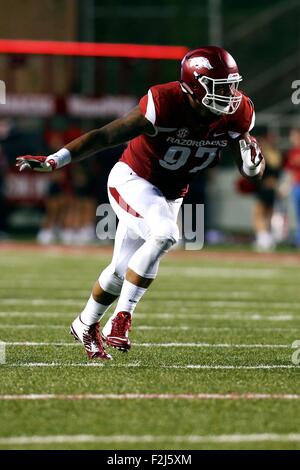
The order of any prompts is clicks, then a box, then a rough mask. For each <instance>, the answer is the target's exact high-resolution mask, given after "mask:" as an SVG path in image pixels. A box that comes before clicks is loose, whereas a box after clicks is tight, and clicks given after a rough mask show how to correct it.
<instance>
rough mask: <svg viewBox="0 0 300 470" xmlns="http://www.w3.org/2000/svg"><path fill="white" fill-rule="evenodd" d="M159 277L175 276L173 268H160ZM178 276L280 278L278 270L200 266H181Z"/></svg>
mask: <svg viewBox="0 0 300 470" xmlns="http://www.w3.org/2000/svg"><path fill="white" fill-rule="evenodd" d="M159 275H161V276H170V275H171V276H175V275H176V272H175V271H174V268H171V267H168V266H160V269H159ZM180 275H181V276H183V277H185V276H186V277H204V278H211V277H213V278H216V279H218V278H226V279H232V278H239V279H240V278H246V279H248V278H250V279H252V278H254V279H270V278H276V277H280V276H282V271H281V270H280V269H265V268H258V269H256V268H249V267H247V268H244V269H241V268H235V267H220V268H219V267H200V266H185V267H183V266H181V267H180Z"/></svg>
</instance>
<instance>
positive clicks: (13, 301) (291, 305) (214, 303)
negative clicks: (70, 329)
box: [0, 293, 299, 310]
mask: <svg viewBox="0 0 300 470" xmlns="http://www.w3.org/2000/svg"><path fill="white" fill-rule="evenodd" d="M170 296H171V293H170ZM84 302H85V299H82V300H79V299H78V300H72V299H54V298H51V299H44V298H40V299H31V298H14V297H8V298H5V299H2V300H1V302H0V305H32V306H42V305H66V306H71V307H73V306H77V307H78V306H82V303H84ZM153 302H154V303H156V302H157V299H156V298H155V297H154V298H153V299H151V297H150V296H149V297H147V298H146V299H145V300H144V301H143V303H142V304H141V305H142V306H143V307H147V308H149V304H150V303H153ZM183 302H184V304H185V308H187V307H188V306H189V305H191V306H196V307H197V308H201V306H202V305H205V306H208V307H217V308H219V307H238V308H240V307H244V308H250V307H252V308H263V307H264V308H268V309H269V310H270V309H272V308H277V307H278V308H287V309H296V310H298V309H299V302H296V301H291V302H271V301H264V302H257V301H252V300H238V301H232V300H228V301H227V300H205V299H202V298H199V299H196V300H195V299H194V300H184V301H183V300H182V298H179V299H174V300H164V301H163V304H164V305H165V306H173V305H174V306H176V305H178V304H180V305H182V303H183Z"/></svg>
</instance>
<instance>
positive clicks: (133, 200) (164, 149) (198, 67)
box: [17, 46, 264, 359]
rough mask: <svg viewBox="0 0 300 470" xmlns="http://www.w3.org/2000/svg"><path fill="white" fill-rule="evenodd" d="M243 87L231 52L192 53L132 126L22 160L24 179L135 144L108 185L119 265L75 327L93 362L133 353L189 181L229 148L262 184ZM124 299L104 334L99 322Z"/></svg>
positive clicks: (121, 122) (145, 101)
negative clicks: (139, 316)
mask: <svg viewBox="0 0 300 470" xmlns="http://www.w3.org/2000/svg"><path fill="white" fill-rule="evenodd" d="M241 80H242V77H241V75H240V74H239V70H238V67H237V64H236V62H235V60H234V59H233V57H232V56H231V55H230V54H229V53H228V52H227V51H225V50H224V49H222V48H220V47H214V46H208V47H201V48H199V49H195V50H192V51H190V52H188V53H187V54H186V56H185V57H184V58H183V60H182V63H181V79H180V81H174V82H170V83H165V84H162V85H155V86H153V87H151V88H150V89H149V91H148V93H147V95H145V96H143V97H142V99H141V100H140V102H139V105H138V106H137V107H136V108H134V109H133V110H132V111H131V112H129V113H128V114H127V115H126V116H125V117H122V118H119V119H116V120H114V121H113V122H111V123H109V124H107V125H105V126H104V127H102V128H100V129H95V130H92V131H90V132H88V133H87V134H85V135H83V136H82V137H79V138H77V139H76V140H74V141H72V142H70V143H69V144H68V145H66V146H65V148H63V149H61V150H59V151H58V152H56V153H55V154H53V155H49V156H39V157H34V156H29V155H27V156H23V157H18V158H17V165H18V166H19V168H20V171H22V170H24V169H26V168H29V169H32V170H35V171H54V170H57V169H59V168H61V167H63V166H64V165H67V164H69V163H71V162H73V161H78V160H82V159H84V158H87V157H90V156H91V155H93V154H95V153H96V152H98V151H99V150H102V149H105V148H108V147H111V146H114V145H117V144H121V143H124V142H127V141H129V143H128V146H127V148H126V149H125V151H124V153H123V155H122V157H121V159H120V161H119V162H118V163H117V164H116V165H115V166H114V167H113V169H112V170H111V173H110V175H109V178H108V195H109V200H110V203H111V206H112V208H113V210H114V211H115V213H116V215H117V217H118V218H119V225H118V229H117V233H116V237H115V245H114V253H113V258H112V261H111V263H110V264H109V266H107V268H106V269H104V271H103V272H102V273H101V274H100V277H99V279H98V280H97V281H96V283H95V285H94V287H93V290H92V293H91V296H90V298H89V300H88V302H87V304H86V306H85V308H84V309H83V311H82V312H81V313H80V315H79V316H78V317H77V318H76V319H75V320H74V321H73V323H72V325H71V333H72V334H73V336H74V337H75V338H76V339H77V340H79V341H81V342H82V343H83V345H84V347H85V349H86V352H87V354H88V356H89V357H90V358H92V359H94V358H97V359H111V356H110V354H108V353H107V351H106V350H105V348H104V346H105V344H106V345H108V346H113V347H115V348H118V349H120V350H123V351H126V350H129V349H130V346H131V345H130V340H129V337H128V331H129V330H130V327H131V319H132V315H133V312H134V310H135V308H136V306H137V303H138V302H139V301H140V299H141V298H142V297H143V295H144V294H145V292H146V290H147V288H148V287H149V285H150V284H151V282H152V281H153V280H154V279H155V277H156V274H157V270H158V266H159V262H160V259H161V257H162V256H163V255H164V254H165V253H167V252H168V250H170V248H171V247H172V246H173V245H174V244H175V243H176V242H177V241H178V238H179V231H178V227H177V223H176V219H177V215H178V211H179V209H180V206H181V204H182V201H183V197H184V196H185V194H186V193H187V191H188V184H189V182H190V180H191V179H192V178H193V177H194V176H195V175H196V174H197V173H198V172H199V171H203V170H205V169H206V168H209V167H211V166H214V165H215V164H216V163H217V162H218V160H219V158H220V151H221V150H222V149H223V148H224V147H226V146H227V145H229V146H230V149H231V152H232V155H233V157H234V158H235V161H236V164H237V167H238V169H239V171H240V173H241V174H242V175H243V176H244V177H246V178H248V179H250V180H253V179H259V178H261V176H262V174H263V171H264V159H263V156H262V154H261V150H260V148H259V146H258V144H257V142H256V140H255V138H254V137H251V136H250V134H249V133H250V131H251V130H252V128H253V126H254V116H255V115H254V107H253V104H252V102H251V100H250V99H249V98H248V97H247V96H246V95H245V94H244V93H243V92H241V91H238V85H239V83H240V82H241ZM117 298H118V299H119V300H118V303H117V306H116V309H115V312H114V314H113V315H112V316H111V317H110V318H109V319H108V321H107V323H106V324H105V326H104V328H103V330H102V332H101V333H100V330H99V325H100V323H99V322H100V319H101V318H102V316H103V315H104V313H105V311H106V310H107V309H108V307H109V306H110V305H111V304H112V302H113V301H114V300H115V299H117Z"/></svg>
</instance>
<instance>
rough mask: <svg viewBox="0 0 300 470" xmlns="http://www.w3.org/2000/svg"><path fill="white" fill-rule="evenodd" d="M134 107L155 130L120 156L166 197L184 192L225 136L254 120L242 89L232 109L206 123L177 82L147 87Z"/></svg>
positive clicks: (244, 129) (213, 160)
mask: <svg viewBox="0 0 300 470" xmlns="http://www.w3.org/2000/svg"><path fill="white" fill-rule="evenodd" d="M139 106H140V109H141V111H142V113H143V114H144V115H145V117H146V118H147V119H148V120H149V121H150V122H151V123H152V124H153V126H154V128H155V134H154V135H146V134H143V135H140V136H138V137H136V138H135V139H133V140H131V141H130V142H129V144H128V146H127V148H126V149H125V151H124V153H123V155H122V157H121V161H122V162H124V163H127V165H129V166H130V167H131V168H132V169H133V171H134V172H135V173H137V174H138V175H139V176H141V177H142V178H144V179H146V180H147V181H149V182H150V183H152V184H154V185H155V186H157V187H158V188H159V189H160V190H161V191H162V193H163V194H164V196H165V197H166V198H167V199H176V198H178V197H182V196H184V195H185V194H186V193H187V191H188V183H189V182H190V181H191V179H192V178H193V177H194V176H195V175H196V174H197V173H198V172H199V171H202V170H204V169H205V168H209V167H211V166H214V165H216V163H217V162H218V161H219V158H220V151H221V150H222V149H223V148H224V147H226V146H227V145H228V142H229V140H230V139H233V138H237V137H238V136H239V135H240V134H242V133H244V132H248V131H250V130H251V129H252V127H253V125H254V108H253V104H252V102H251V100H250V99H249V98H248V97H247V96H246V95H244V94H243V97H242V101H241V104H240V106H239V108H238V109H237V111H236V112H235V113H234V114H229V115H225V114H224V115H221V116H220V117H219V118H217V119H216V120H215V121H214V122H212V123H211V124H206V123H204V122H201V121H199V118H198V117H197V116H195V112H194V110H193V109H192V107H191V105H190V103H189V101H188V98H187V96H186V94H185V93H184V92H183V91H182V89H181V86H180V83H179V82H178V81H177V82H170V83H165V84H163V85H156V86H153V87H151V88H150V89H149V91H148V94H147V95H145V96H143V97H142V98H141V100H140V102H139Z"/></svg>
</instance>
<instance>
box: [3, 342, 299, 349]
mask: <svg viewBox="0 0 300 470" xmlns="http://www.w3.org/2000/svg"><path fill="white" fill-rule="evenodd" d="M5 345H6V346H64V347H65V346H81V343H78V342H68V343H66V342H33V341H7V342H5ZM133 346H138V347H145V348H153V347H154V348H242V349H259V348H261V349H291V344H263V343H258V344H243V343H242V344H235V343H179V342H176V343H174V342H173V343H133Z"/></svg>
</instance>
